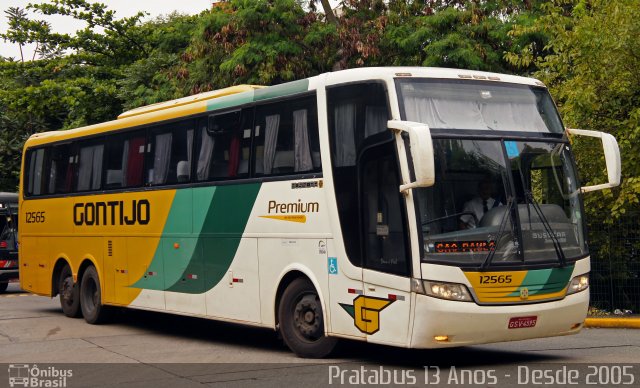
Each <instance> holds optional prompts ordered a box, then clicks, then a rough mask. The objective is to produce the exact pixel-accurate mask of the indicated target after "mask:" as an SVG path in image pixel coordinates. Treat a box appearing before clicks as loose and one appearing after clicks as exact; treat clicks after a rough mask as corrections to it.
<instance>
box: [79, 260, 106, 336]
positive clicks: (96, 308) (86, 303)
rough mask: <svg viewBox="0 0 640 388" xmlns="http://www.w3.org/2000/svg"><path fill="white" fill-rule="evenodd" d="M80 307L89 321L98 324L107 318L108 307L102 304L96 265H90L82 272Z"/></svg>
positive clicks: (85, 318)
mask: <svg viewBox="0 0 640 388" xmlns="http://www.w3.org/2000/svg"><path fill="white" fill-rule="evenodd" d="M80 308H81V310H82V315H83V316H84V320H85V321H87V323H90V324H92V325H97V324H100V323H103V322H104V321H106V319H107V315H108V311H107V309H108V307H107V306H105V305H103V304H102V292H101V291H100V278H99V277H98V272H97V271H96V268H95V267H94V266H92V265H91V266H89V267H87V269H86V270H85V271H84V274H82V281H81V282H80Z"/></svg>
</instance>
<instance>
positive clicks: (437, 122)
mask: <svg viewBox="0 0 640 388" xmlns="http://www.w3.org/2000/svg"><path fill="white" fill-rule="evenodd" d="M396 83H397V89H398V96H399V100H400V110H401V114H402V118H403V120H407V121H415V122H419V123H424V124H427V125H428V126H429V127H430V128H432V129H467V130H495V131H524V132H538V133H541V132H546V133H549V132H551V133H563V132H564V128H563V126H562V122H561V121H560V118H559V116H558V113H557V111H556V108H555V105H554V104H553V101H552V100H551V97H550V96H549V93H548V91H547V89H546V88H543V87H536V86H529V85H519V84H507V83H499V82H495V81H472V80H442V79H426V78H411V79H398V80H396Z"/></svg>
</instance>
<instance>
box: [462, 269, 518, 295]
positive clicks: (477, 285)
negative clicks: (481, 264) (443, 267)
mask: <svg viewBox="0 0 640 388" xmlns="http://www.w3.org/2000/svg"><path fill="white" fill-rule="evenodd" d="M527 273H528V271H510V272H504V271H503V272H465V273H464V274H465V276H466V277H467V279H468V280H469V282H470V283H471V286H472V287H473V289H474V290H475V292H476V296H478V298H479V299H480V301H484V300H483V299H485V298H490V299H495V298H504V297H506V296H507V295H509V294H511V293H512V292H515V291H517V290H518V287H520V285H521V284H522V281H523V280H524V278H525V276H527ZM487 277H488V278H489V279H490V278H491V277H495V279H496V282H495V283H486V281H487V280H486V279H487ZM483 279H484V280H485V282H484V283H481V280H483ZM500 279H502V280H503V282H502V283H499V280H500ZM507 279H509V282H506V280H507ZM518 300H519V298H518Z"/></svg>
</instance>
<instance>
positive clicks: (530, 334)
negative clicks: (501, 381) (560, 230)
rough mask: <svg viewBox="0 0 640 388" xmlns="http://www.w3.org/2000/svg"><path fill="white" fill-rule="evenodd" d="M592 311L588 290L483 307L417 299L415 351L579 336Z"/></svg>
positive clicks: (414, 336) (414, 326)
mask: <svg viewBox="0 0 640 388" xmlns="http://www.w3.org/2000/svg"><path fill="white" fill-rule="evenodd" d="M588 307H589V292H588V290H586V291H582V292H578V293H576V294H573V295H569V296H567V297H565V298H564V299H562V300H557V301H551V302H543V303H533V304H520V305H502V306H497V305H496V306H480V305H477V304H475V303H472V302H456V301H448V300H443V299H437V298H432V297H429V296H426V295H416V309H415V318H414V325H413V333H412V336H411V343H410V347H412V348H443V347H454V346H465V345H474V344H484V343H491V342H504V341H518V340H524V339H530V338H541V337H552V336H559V335H568V334H576V333H578V332H579V331H580V329H581V328H582V324H583V322H584V320H585V318H586V316H587V309H588ZM518 317H536V324H535V326H533V327H520V328H512V329H510V328H509V320H510V319H512V318H518Z"/></svg>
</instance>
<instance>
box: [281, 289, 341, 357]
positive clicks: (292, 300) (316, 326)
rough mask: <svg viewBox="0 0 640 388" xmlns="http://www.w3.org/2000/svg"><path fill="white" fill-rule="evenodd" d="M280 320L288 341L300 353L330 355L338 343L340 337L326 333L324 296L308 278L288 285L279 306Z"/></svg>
mask: <svg viewBox="0 0 640 388" xmlns="http://www.w3.org/2000/svg"><path fill="white" fill-rule="evenodd" d="M278 321H279V323H280V333H281V335H282V339H283V340H284V342H285V344H286V345H287V346H288V347H289V349H291V350H292V351H293V352H294V353H295V354H296V355H298V356H300V357H308V358H322V357H326V356H328V355H329V354H330V353H331V351H333V349H334V348H335V346H336V343H337V339H335V338H330V337H326V336H325V335H324V315H323V313H322V305H321V303H320V298H319V297H318V293H317V291H316V289H315V288H314V287H313V284H311V282H310V281H308V280H307V279H302V278H299V279H296V280H294V281H293V282H291V284H289V286H288V287H287V288H286V290H285V291H284V293H283V294H282V299H281V300H280V305H279V306H278Z"/></svg>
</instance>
